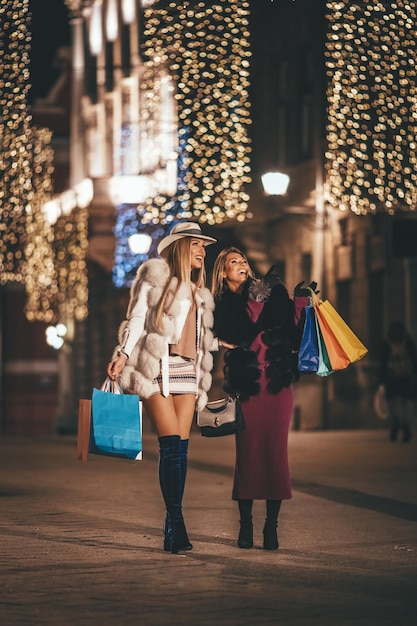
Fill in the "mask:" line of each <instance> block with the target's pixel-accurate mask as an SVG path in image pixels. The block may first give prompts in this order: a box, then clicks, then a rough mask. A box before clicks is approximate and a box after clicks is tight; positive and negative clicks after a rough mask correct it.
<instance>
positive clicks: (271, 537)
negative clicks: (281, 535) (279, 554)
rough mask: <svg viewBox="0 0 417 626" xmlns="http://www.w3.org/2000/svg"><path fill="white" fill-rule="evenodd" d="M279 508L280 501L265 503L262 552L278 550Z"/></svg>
mask: <svg viewBox="0 0 417 626" xmlns="http://www.w3.org/2000/svg"><path fill="white" fill-rule="evenodd" d="M280 508H281V500H267V501H266V519H265V526H264V530H263V533H264V550H278V548H279V543H278V534H277V526H278V515H279V510H280Z"/></svg>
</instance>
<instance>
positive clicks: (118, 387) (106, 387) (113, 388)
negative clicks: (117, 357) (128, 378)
mask: <svg viewBox="0 0 417 626" xmlns="http://www.w3.org/2000/svg"><path fill="white" fill-rule="evenodd" d="M100 391H107V392H109V393H119V394H122V393H123V387H122V384H121V383H120V382H118V381H117V380H112V379H111V378H110V377H109V376H107V378H106V380H105V381H104V383H103V384H102V385H101V387H100Z"/></svg>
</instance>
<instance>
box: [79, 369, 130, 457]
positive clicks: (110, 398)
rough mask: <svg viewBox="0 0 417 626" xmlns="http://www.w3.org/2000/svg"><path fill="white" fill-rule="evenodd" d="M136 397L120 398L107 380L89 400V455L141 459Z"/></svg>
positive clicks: (119, 394)
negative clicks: (90, 452) (90, 453)
mask: <svg viewBox="0 0 417 626" xmlns="http://www.w3.org/2000/svg"><path fill="white" fill-rule="evenodd" d="M140 408H141V407H140V401H139V397H138V396H136V395H129V394H124V393H123V390H122V389H121V387H120V386H119V385H118V383H115V382H114V381H111V380H110V379H109V378H107V379H106V381H105V382H104V383H103V385H102V387H101V389H93V394H92V399H91V438H92V452H100V453H103V454H109V455H112V456H120V457H125V458H128V459H135V460H138V461H139V460H141V459H142V415H141V410H140Z"/></svg>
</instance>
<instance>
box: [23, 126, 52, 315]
mask: <svg viewBox="0 0 417 626" xmlns="http://www.w3.org/2000/svg"><path fill="white" fill-rule="evenodd" d="M33 135H34V146H35V148H34V151H33V153H34V157H33V164H34V168H35V170H36V172H37V176H36V177H34V178H33V183H32V184H33V187H34V194H33V200H32V202H31V204H30V205H29V206H28V207H27V211H26V223H25V228H26V245H25V257H26V259H27V261H26V279H25V289H26V302H25V314H26V317H27V319H28V320H29V321H35V320H37V321H43V322H52V321H56V320H57V315H56V307H54V306H53V305H54V303H56V301H57V292H58V286H57V280H56V277H57V270H56V267H55V263H54V251H53V230H52V227H50V226H48V223H47V222H46V221H45V216H44V214H43V212H42V206H43V205H44V203H45V202H46V201H47V200H48V199H49V198H50V197H51V195H52V191H53V185H52V172H53V165H52V163H53V158H54V155H53V150H52V148H51V147H50V142H51V132H50V131H49V130H48V129H46V128H39V129H33Z"/></svg>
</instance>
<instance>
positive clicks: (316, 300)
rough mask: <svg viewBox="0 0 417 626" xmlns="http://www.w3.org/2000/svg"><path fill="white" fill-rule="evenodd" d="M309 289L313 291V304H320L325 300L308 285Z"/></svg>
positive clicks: (311, 297)
mask: <svg viewBox="0 0 417 626" xmlns="http://www.w3.org/2000/svg"><path fill="white" fill-rule="evenodd" d="M307 289H309V290H310V291H311V296H309V298H310V302H311V306H318V305H319V304H321V303H322V302H323V300H321V299H320V298H319V297H318V295H317V294H316V292H315V291H314V289H312V288H311V287H307Z"/></svg>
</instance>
